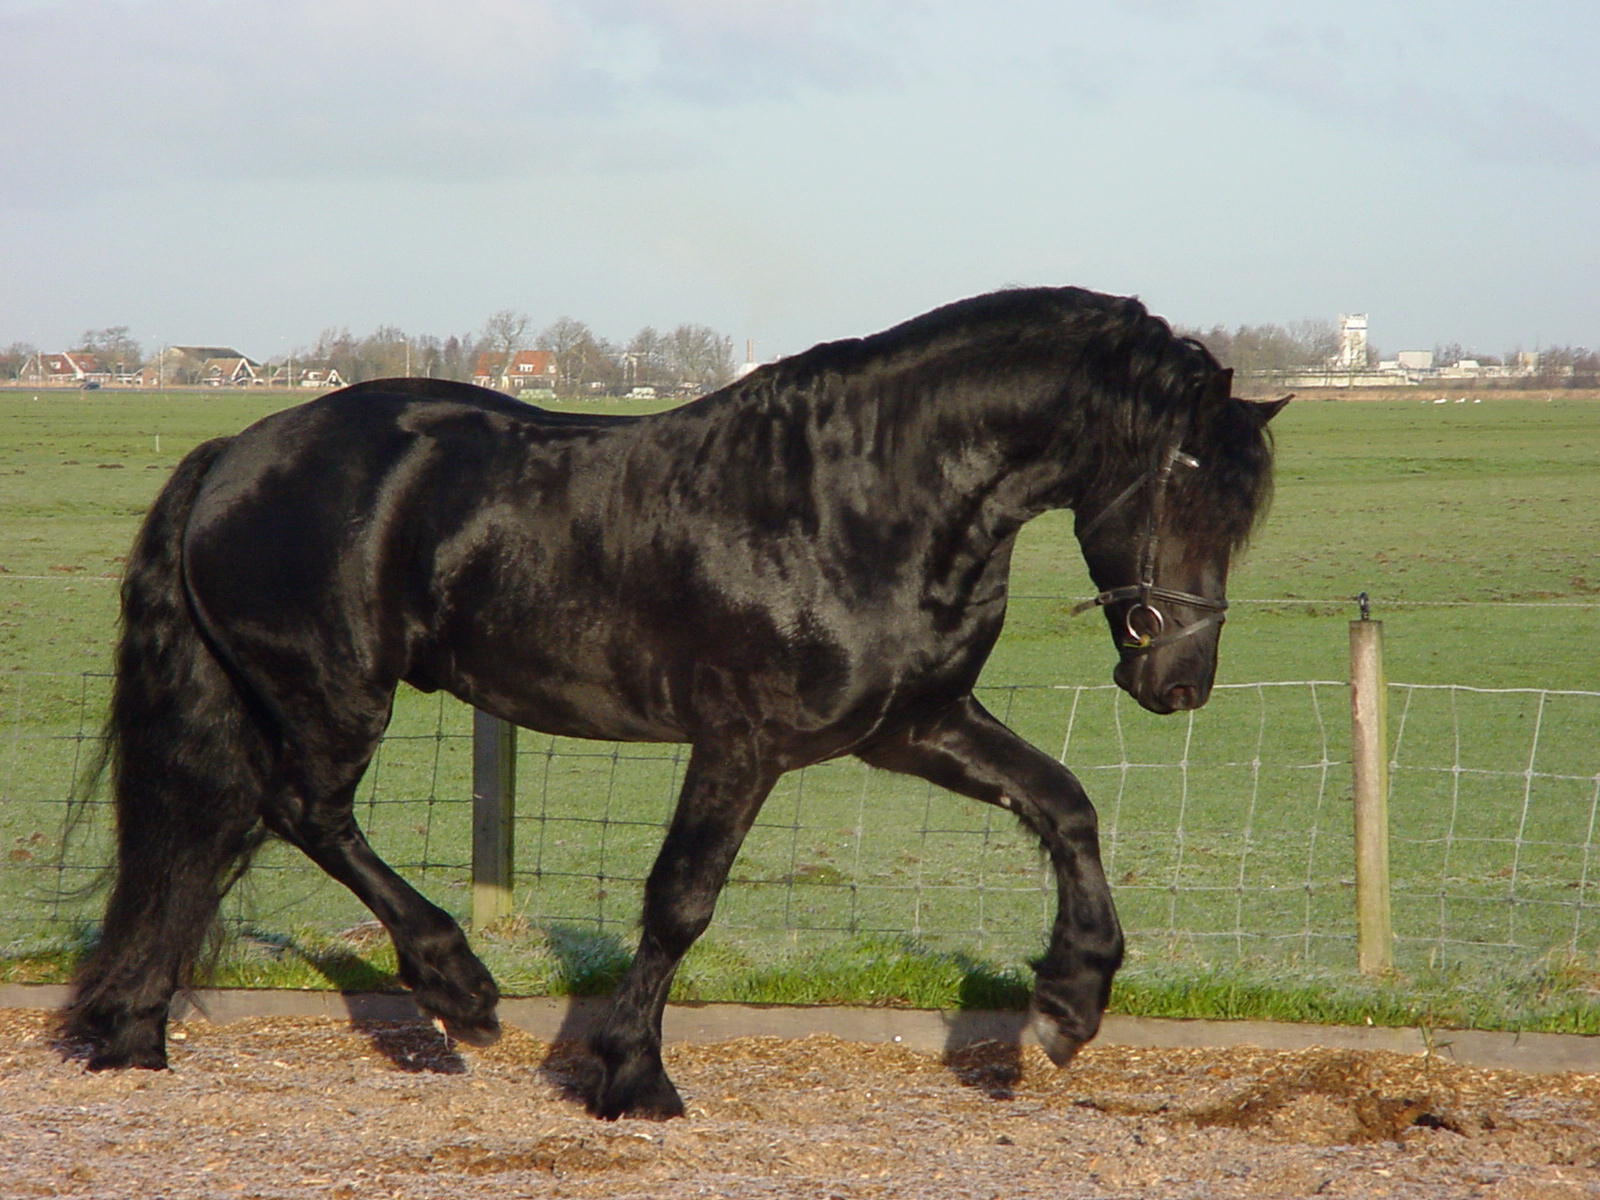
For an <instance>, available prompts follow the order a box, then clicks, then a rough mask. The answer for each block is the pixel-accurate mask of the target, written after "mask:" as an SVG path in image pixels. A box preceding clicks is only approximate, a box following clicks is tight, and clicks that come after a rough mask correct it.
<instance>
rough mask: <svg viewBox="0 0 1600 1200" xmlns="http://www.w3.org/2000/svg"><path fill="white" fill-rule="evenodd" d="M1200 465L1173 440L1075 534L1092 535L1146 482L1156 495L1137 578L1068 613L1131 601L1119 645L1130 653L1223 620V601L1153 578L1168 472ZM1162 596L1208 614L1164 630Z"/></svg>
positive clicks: (1165, 643) (1142, 651)
mask: <svg viewBox="0 0 1600 1200" xmlns="http://www.w3.org/2000/svg"><path fill="white" fill-rule="evenodd" d="M1199 466H1200V460H1199V459H1197V458H1195V457H1193V456H1192V455H1189V454H1185V453H1184V452H1183V450H1182V449H1181V448H1180V447H1179V446H1178V444H1177V443H1176V442H1174V443H1173V444H1172V445H1171V446H1170V447H1169V448H1168V450H1167V453H1166V454H1165V455H1164V456H1163V457H1162V460H1161V466H1160V467H1159V468H1156V469H1154V470H1150V471H1146V472H1144V474H1142V475H1140V476H1139V477H1138V478H1137V479H1135V480H1134V481H1133V482H1132V483H1130V484H1129V485H1128V486H1127V487H1126V488H1124V489H1123V490H1122V491H1121V492H1119V493H1118V494H1117V495H1116V496H1115V497H1114V498H1113V499H1112V501H1111V502H1110V503H1109V504H1107V505H1106V506H1105V507H1104V508H1102V509H1101V510H1100V511H1099V512H1098V513H1096V514H1095V517H1094V519H1093V520H1091V521H1090V522H1089V523H1088V524H1087V525H1085V526H1084V527H1083V529H1082V530H1080V531H1079V533H1078V540H1079V541H1080V542H1083V543H1085V544H1086V543H1087V539H1088V537H1089V535H1090V534H1091V533H1093V532H1094V531H1095V530H1096V529H1097V528H1099V526H1100V524H1101V522H1103V521H1104V520H1105V519H1106V518H1107V517H1108V516H1110V515H1111V514H1112V513H1113V512H1115V511H1116V510H1117V509H1118V508H1120V507H1121V506H1122V505H1124V504H1126V503H1127V502H1128V501H1129V500H1131V499H1132V498H1133V497H1134V495H1135V494H1136V493H1137V492H1139V490H1140V489H1142V488H1143V487H1145V485H1146V484H1151V485H1153V487H1154V493H1155V494H1154V495H1153V496H1152V497H1151V502H1150V515H1149V519H1148V521H1147V522H1146V525H1145V533H1144V545H1143V546H1142V547H1141V548H1140V553H1139V582H1138V583H1130V584H1126V585H1124V586H1122V587H1115V588H1107V589H1106V590H1105V591H1103V592H1101V593H1099V594H1098V595H1096V596H1094V597H1092V598H1091V599H1088V600H1085V601H1084V602H1083V603H1082V604H1079V605H1077V606H1076V607H1074V608H1073V609H1072V611H1071V613H1070V614H1069V615H1071V616H1074V617H1075V616H1077V615H1078V614H1079V613H1085V612H1088V611H1089V610H1090V609H1091V608H1098V607H1102V606H1104V605H1107V604H1115V603H1117V602H1118V601H1119V600H1132V601H1133V602H1134V603H1133V604H1131V605H1129V606H1128V611H1127V612H1125V613H1124V614H1123V616H1122V627H1123V629H1124V630H1125V631H1126V633H1127V640H1126V641H1123V642H1122V643H1121V647H1122V650H1123V651H1124V652H1125V653H1130V654H1147V653H1149V652H1150V651H1151V650H1154V649H1156V648H1157V647H1158V646H1168V645H1171V644H1172V643H1173V642H1176V641H1181V640H1182V639H1183V638H1186V637H1192V636H1193V635H1194V634H1197V633H1199V632H1200V631H1201V630H1203V629H1207V628H1209V627H1210V626H1212V625H1220V624H1222V622H1223V621H1224V620H1225V618H1224V616H1223V613H1224V611H1225V610H1226V609H1227V607H1228V602H1227V601H1226V600H1213V599H1211V598H1210V597H1209V596H1197V595H1195V594H1194V593H1193V592H1180V591H1177V590H1175V589H1173V588H1165V587H1161V586H1160V585H1158V584H1157V583H1156V581H1155V574H1156V556H1157V552H1158V550H1159V548H1160V536H1161V535H1160V529H1161V517H1162V514H1163V512H1164V511H1165V508H1166V500H1167V488H1168V486H1169V485H1170V484H1171V482H1172V472H1173V470H1174V469H1175V468H1177V467H1188V468H1189V469H1191V470H1193V469H1195V468H1198V467H1199ZM1157 600H1165V601H1166V602H1168V603H1169V604H1183V605H1187V606H1188V607H1190V608H1198V609H1203V610H1205V612H1206V615H1205V616H1203V617H1201V618H1200V619H1199V620H1198V621H1191V622H1190V623H1189V624H1187V625H1184V626H1182V627H1181V628H1178V629H1175V630H1173V631H1172V632H1171V633H1168V632H1166V628H1167V618H1166V615H1165V614H1164V613H1162V611H1161V610H1160V609H1159V608H1157V607H1156V605H1155V601H1157ZM1144 623H1147V624H1148V625H1149V626H1150V628H1147V629H1141V628H1139V625H1140V624H1144Z"/></svg>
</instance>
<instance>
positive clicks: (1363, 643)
mask: <svg viewBox="0 0 1600 1200" xmlns="http://www.w3.org/2000/svg"><path fill="white" fill-rule="evenodd" d="M1362 599H1363V604H1362V616H1361V619H1360V620H1359V621H1351V622H1350V764H1351V775H1352V777H1353V783H1354V794H1355V822H1356V963H1357V966H1358V967H1359V968H1360V970H1361V973H1362V974H1363V975H1377V974H1381V973H1382V972H1384V971H1387V970H1389V969H1390V968H1392V967H1393V966H1394V928H1393V924H1392V922H1391V919H1390V910H1389V703H1388V695H1387V690H1388V689H1387V684H1386V681H1385V679H1384V674H1383V622H1382V621H1372V620H1369V619H1368V618H1367V615H1366V604H1365V597H1362Z"/></svg>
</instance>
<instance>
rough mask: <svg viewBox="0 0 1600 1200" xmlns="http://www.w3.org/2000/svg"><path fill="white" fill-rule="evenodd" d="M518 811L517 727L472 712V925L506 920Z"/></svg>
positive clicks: (511, 908) (509, 910) (509, 913)
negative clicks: (503, 918) (504, 918)
mask: <svg viewBox="0 0 1600 1200" xmlns="http://www.w3.org/2000/svg"><path fill="white" fill-rule="evenodd" d="M516 809H517V727H516V726H515V725H513V724H511V723H510V722H509V721H502V720H500V718H499V717H491V716H490V715H489V714H488V713H486V712H481V711H479V710H478V709H473V710H472V924H473V927H474V928H476V929H481V928H483V927H484V926H485V925H488V924H490V923H491V922H493V921H496V920H498V919H500V918H501V917H508V916H510V915H511V913H512V912H513V907H512V896H511V869H512V847H513V841H512V834H513V830H514V828H515V818H516Z"/></svg>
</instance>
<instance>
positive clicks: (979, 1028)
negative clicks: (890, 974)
mask: <svg viewBox="0 0 1600 1200" xmlns="http://www.w3.org/2000/svg"><path fill="white" fill-rule="evenodd" d="M1020 986H1021V985H1019V984H1017V983H1016V981H1015V980H1012V979H1010V978H1008V977H1006V976H1003V975H997V974H995V973H994V972H993V971H992V970H990V969H987V968H985V967H982V966H979V965H977V964H975V963H967V964H966V974H965V975H964V976H963V978H962V980H961V989H960V996H959V1004H958V1007H957V1008H956V1011H955V1013H954V1014H953V1015H952V1016H951V1018H950V1023H949V1025H948V1026H947V1027H946V1030H945V1040H944V1056H943V1057H944V1064H945V1066H946V1067H948V1068H949V1069H950V1072H951V1073H952V1074H953V1075H955V1077H956V1078H957V1079H958V1080H960V1081H961V1083H963V1084H964V1085H966V1086H967V1087H970V1088H973V1089H975V1090H977V1091H979V1092H982V1093H983V1094H984V1095H985V1096H987V1097H988V1098H989V1099H991V1100H1010V1099H1013V1098H1014V1097H1015V1096H1016V1086H1017V1082H1018V1080H1020V1079H1021V1078H1022V1043H1023V1036H1024V1035H1025V1034H1026V1032H1027V1029H1028V1013H1027V1011H1026V1009H1024V1008H1018V1007H1016V1000H1017V996H1016V995H1014V994H1013V993H1014V992H1016V990H1017V988H1018V987H1020Z"/></svg>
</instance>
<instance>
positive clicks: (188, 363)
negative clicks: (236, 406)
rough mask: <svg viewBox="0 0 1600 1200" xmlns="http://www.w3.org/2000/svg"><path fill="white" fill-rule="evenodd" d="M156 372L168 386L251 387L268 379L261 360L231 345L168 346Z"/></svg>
mask: <svg viewBox="0 0 1600 1200" xmlns="http://www.w3.org/2000/svg"><path fill="white" fill-rule="evenodd" d="M146 370H147V372H148V370H149V368H146ZM155 372H156V378H157V379H158V380H159V381H160V383H161V384H163V385H167V386H171V385H175V384H176V385H180V386H181V385H189V386H193V385H195V384H203V385H205V386H207V387H250V386H253V385H256V384H264V383H265V382H266V377H265V375H264V374H263V373H262V367H261V364H260V363H258V362H256V361H255V359H253V358H248V357H246V356H245V355H243V354H240V353H239V352H238V351H237V350H235V349H234V348H233V347H231V346H167V347H165V348H164V349H163V350H162V351H161V353H160V354H159V355H157V356H156V362H155Z"/></svg>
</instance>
